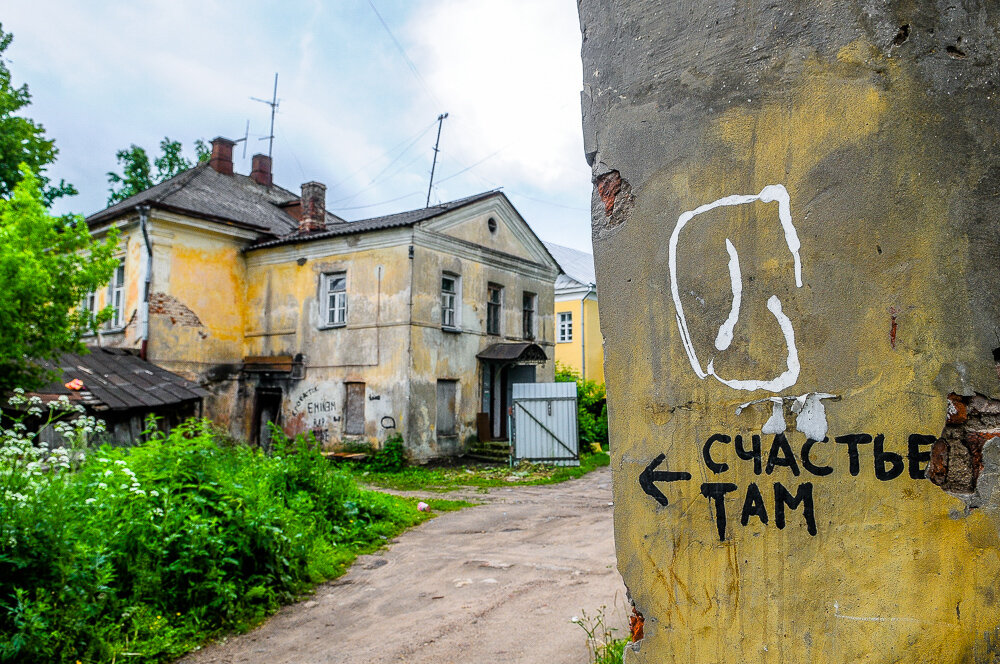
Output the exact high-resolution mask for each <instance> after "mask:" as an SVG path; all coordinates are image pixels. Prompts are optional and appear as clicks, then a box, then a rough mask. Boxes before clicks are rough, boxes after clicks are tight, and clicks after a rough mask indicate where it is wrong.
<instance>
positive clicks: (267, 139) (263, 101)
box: [250, 72, 278, 159]
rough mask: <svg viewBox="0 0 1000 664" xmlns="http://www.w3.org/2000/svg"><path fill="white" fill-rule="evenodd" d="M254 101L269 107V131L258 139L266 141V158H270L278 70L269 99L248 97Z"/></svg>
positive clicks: (276, 101) (276, 108) (276, 106)
mask: <svg viewBox="0 0 1000 664" xmlns="http://www.w3.org/2000/svg"><path fill="white" fill-rule="evenodd" d="M250 99H253V100H254V101H259V102H260V103H262V104H267V105H268V106H270V107H271V131H270V133H269V134H268V135H267V136H264V137H262V138H261V139H260V140H262V141H263V140H266V141H267V158H268V159H270V158H271V150H272V148H274V112H275V111H276V110H278V72H274V93H273V94H272V95H271V101H268V100H266V99H259V98H257V97H250Z"/></svg>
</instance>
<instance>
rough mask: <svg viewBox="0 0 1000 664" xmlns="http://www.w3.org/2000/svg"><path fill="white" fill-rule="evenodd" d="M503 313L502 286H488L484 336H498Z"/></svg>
mask: <svg viewBox="0 0 1000 664" xmlns="http://www.w3.org/2000/svg"><path fill="white" fill-rule="evenodd" d="M502 311H503V286H500V285H499V284H488V285H487V287H486V334H497V335H498V334H500V318H501V314H502Z"/></svg>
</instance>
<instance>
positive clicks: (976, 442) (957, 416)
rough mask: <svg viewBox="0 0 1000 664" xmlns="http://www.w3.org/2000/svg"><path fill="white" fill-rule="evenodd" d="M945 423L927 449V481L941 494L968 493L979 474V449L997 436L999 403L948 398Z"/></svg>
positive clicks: (981, 398)
mask: <svg viewBox="0 0 1000 664" xmlns="http://www.w3.org/2000/svg"><path fill="white" fill-rule="evenodd" d="M948 401H949V406H948V421H947V424H946V425H945V428H944V431H943V432H942V433H941V438H939V439H938V441H937V442H936V443H935V444H934V447H933V448H932V449H931V460H930V463H929V464H928V466H927V479H929V480H930V481H931V482H933V483H934V484H936V485H938V486H939V487H941V488H942V489H944V490H945V491H950V492H953V493H959V494H971V493H975V491H976V484H977V482H978V480H979V476H980V474H981V473H982V472H983V446H984V445H985V444H986V442H987V441H989V440H990V439H991V438H996V437H1000V401H998V400H995V399H988V398H986V397H984V396H980V395H978V394H977V395H974V396H971V397H963V396H960V395H958V394H949V395H948Z"/></svg>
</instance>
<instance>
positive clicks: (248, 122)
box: [233, 120, 250, 159]
mask: <svg viewBox="0 0 1000 664" xmlns="http://www.w3.org/2000/svg"><path fill="white" fill-rule="evenodd" d="M249 137H250V121H249V120H247V128H246V131H244V132H243V138H237V139H236V140H235V141H233V142H234V143H242V144H243V158H244V159H246V158H247V139H248V138H249Z"/></svg>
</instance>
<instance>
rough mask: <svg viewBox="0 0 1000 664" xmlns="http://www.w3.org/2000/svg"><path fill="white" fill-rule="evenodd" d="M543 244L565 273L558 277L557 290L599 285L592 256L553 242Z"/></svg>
mask: <svg viewBox="0 0 1000 664" xmlns="http://www.w3.org/2000/svg"><path fill="white" fill-rule="evenodd" d="M543 244H544V245H545V248H546V249H548V250H549V253H550V254H552V257H553V258H555V259H556V262H557V263H559V267H561V268H562V271H563V274H560V275H559V276H558V277H556V289H559V288H573V287H575V286H580V285H583V286H588V285H590V284H594V283H597V277H596V276H595V274H594V257H593V256H592V255H591V254H588V253H587V252H585V251H579V250H577V249H571V248H569V247H564V246H562V245H560V244H552V243H551V242H544V243H543Z"/></svg>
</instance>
